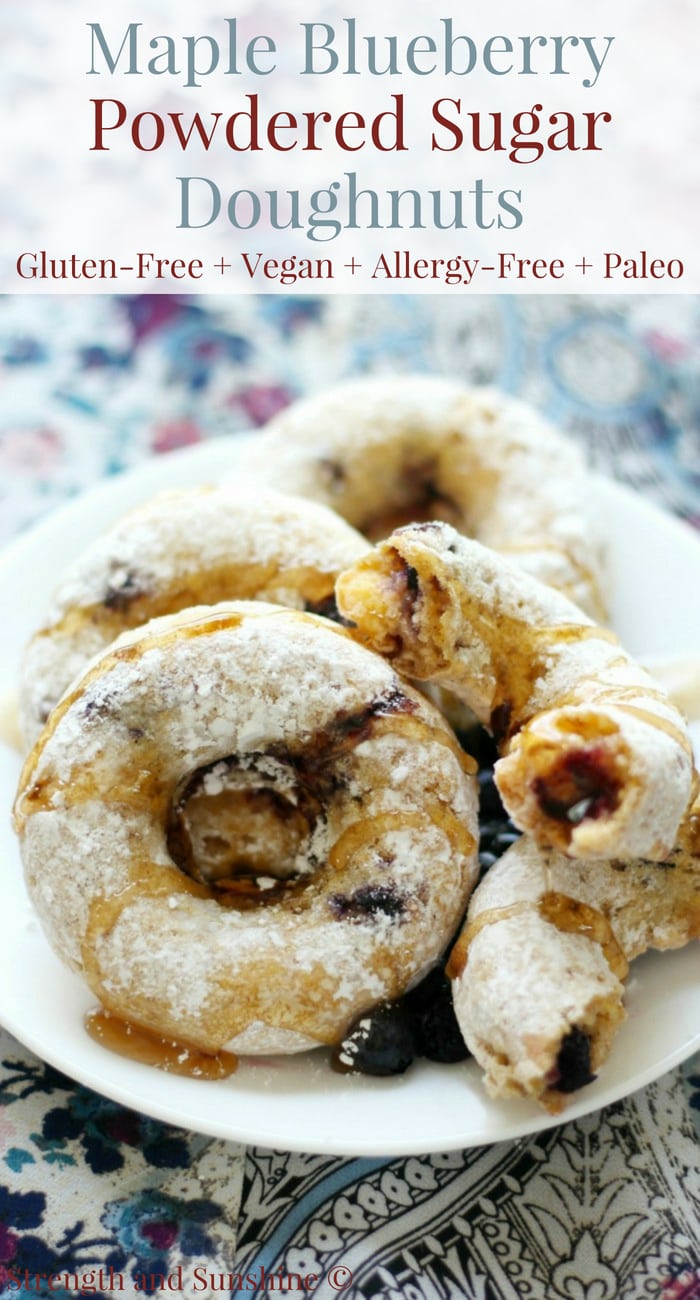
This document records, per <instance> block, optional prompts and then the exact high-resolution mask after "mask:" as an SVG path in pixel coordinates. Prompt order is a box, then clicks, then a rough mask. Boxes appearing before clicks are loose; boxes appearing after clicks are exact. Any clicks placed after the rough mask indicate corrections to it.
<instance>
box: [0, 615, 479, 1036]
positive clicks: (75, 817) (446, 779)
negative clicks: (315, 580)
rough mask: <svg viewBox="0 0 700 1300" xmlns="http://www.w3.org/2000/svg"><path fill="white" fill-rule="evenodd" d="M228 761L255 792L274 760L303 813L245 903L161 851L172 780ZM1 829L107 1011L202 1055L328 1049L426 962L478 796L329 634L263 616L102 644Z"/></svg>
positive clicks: (216, 618)
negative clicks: (7, 830)
mask: <svg viewBox="0 0 700 1300" xmlns="http://www.w3.org/2000/svg"><path fill="white" fill-rule="evenodd" d="M231 756H234V758H235V761H236V762H239V761H241V763H242V767H243V769H244V771H245V773H246V774H249V773H250V771H252V770H258V771H259V773H260V781H261V786H264V787H265V788H266V789H267V788H269V787H270V786H273V787H274V785H275V784H277V783H276V778H275V773H276V770H277V768H276V765H278V764H279V763H282V764H285V763H286V764H287V765H288V772H289V773H291V776H289V777H288V778H287V779H285V780H282V781H280V782H279V798H280V799H281V800H283V801H285V802H286V804H287V805H289V806H294V803H295V800H296V801H297V803H298V806H299V808H303V807H304V806H305V804H304V800H306V801H307V803H310V804H311V805H312V806H313V808H314V813H313V817H314V819H315V825H314V828H313V834H311V833H310V834H309V837H308V843H309V844H312V845H313V857H314V861H309V863H308V864H307V865H308V870H307V872H306V874H305V875H304V876H303V878H302V879H301V880H300V881H299V882H297V883H296V884H295V885H294V886H293V887H292V888H290V889H289V891H286V892H285V891H283V892H282V893H281V894H280V895H279V896H277V895H276V896H274V897H271V898H270V897H269V896H268V897H267V898H265V900H264V901H259V902H258V903H256V905H255V906H253V907H244V908H239V907H237V906H231V905H229V906H226V905H223V904H222V903H221V902H220V901H219V898H218V897H217V896H215V894H214V893H213V891H212V890H211V889H209V888H206V887H205V886H203V885H201V884H197V883H196V882H194V881H193V880H191V879H190V878H189V877H188V876H186V875H185V874H184V873H183V871H182V870H180V869H179V867H178V866H176V865H175V862H174V861H173V858H172V856H171V853H170V841H169V839H168V838H167V829H166V827H167V823H168V818H169V816H170V814H171V812H172V807H173V801H174V800H175V799H176V797H177V791H178V790H180V789H181V788H182V783H183V780H187V778H188V777H190V776H191V774H192V773H194V772H197V771H200V770H202V769H204V770H205V771H206V772H214V773H216V771H217V764H219V763H221V762H223V761H224V760H227V761H229V760H231ZM392 769H393V771H392ZM234 770H235V768H234ZM246 779H247V778H246ZM213 788H214V789H215V790H218V788H219V783H218V778H217V776H216V775H215V776H214V778H213ZM246 788H247V787H246ZM16 824H17V829H18V832H19V835H20V839H21V850H22V857H23V862H24V867H25V873H26V878H27V883H28V887H29V891H30V894H31V896H32V898H33V901H34V903H35V906H36V908H37V911H38V912H39V915H40V918H41V920H42V922H43V923H44V925H45V926H46V929H47V933H48V934H49V937H50V939H51V942H52V944H53V945H54V947H55V948H56V950H57V951H58V953H59V955H60V956H61V957H62V958H63V959H64V960H65V961H67V962H68V963H69V964H70V965H71V966H73V967H74V968H76V969H79V970H82V972H83V974H84V975H85V978H86V979H87V981H88V983H89V985H90V987H91V988H92V990H93V992H94V993H95V994H96V996H97V997H99V998H100V1000H101V1002H102V1003H103V1005H104V1006H105V1007H106V1008H107V1009H108V1010H109V1011H111V1012H112V1013H114V1014H117V1015H120V1016H122V1017H124V1018H125V1019H127V1020H131V1021H134V1022H135V1023H137V1024H140V1025H142V1026H144V1027H146V1028H150V1029H153V1030H156V1031H157V1032H159V1033H161V1034H163V1035H165V1036H166V1037H172V1038H176V1039H181V1040H184V1041H186V1042H188V1043H190V1044H193V1045H195V1046H198V1047H201V1048H202V1049H203V1050H205V1051H217V1050H219V1049H220V1048H222V1047H224V1046H226V1045H227V1044H230V1043H231V1042H232V1041H234V1040H239V1039H240V1042H241V1043H244V1044H246V1045H247V1046H246V1050H249V1051H253V1050H255V1051H259V1052H270V1051H280V1050H301V1048H302V1047H306V1046H308V1045H309V1042H314V1043H324V1042H325V1043H330V1042H335V1041H337V1039H338V1038H340V1037H341V1036H342V1034H343V1032H344V1031H345V1029H346V1028H347V1026H348V1024H349V1023H350V1022H351V1020H352V1019H354V1018H355V1016H356V1015H357V1014H359V1013H360V1012H361V1011H363V1010H365V1009H366V1008H368V1007H370V1006H373V1005H374V1004H375V1003H376V1002H377V1001H380V1000H382V999H383V998H388V997H393V996H396V995H397V994H398V992H399V991H400V990H401V989H402V988H403V987H404V986H405V985H406V984H407V983H408V982H409V981H410V980H412V979H414V978H418V977H419V976H420V974H422V972H423V971H424V969H426V968H427V967H428V966H430V965H431V964H432V963H433V962H434V961H435V960H436V958H437V957H438V956H439V954H440V952H441V950H442V948H443V947H444V945H445V943H446V942H447V939H448V938H449V936H450V934H451V933H452V932H453V930H454V927H455V926H456V924H457V923H458V921H459V918H460V915H461V913H462V910H463V907H464V905H465V902H466V898H467V897H468V894H469V891H470V889H471V887H472V885H473V883H474V877H475V871H476V856H475V852H474V847H475V840H476V833H477V823H476V793H475V782H474V779H473V777H470V776H468V775H467V773H466V772H465V770H464V767H463V763H462V761H461V759H460V754H459V752H458V749H457V746H456V744H455V742H454V739H453V738H452V736H451V733H450V731H449V729H448V728H447V726H446V725H445V724H444V722H443V720H442V719H441V717H440V715H439V714H438V713H437V711H436V710H434V709H433V707H432V706H431V705H429V704H428V703H427V702H426V701H425V700H424V699H423V698H422V697H421V696H420V695H419V694H418V693H417V692H415V691H413V690H412V689H411V688H410V687H409V686H407V685H406V684H405V683H404V682H403V681H402V680H401V679H400V678H399V677H398V676H397V675H396V673H395V672H394V670H393V669H392V668H391V667H390V666H389V665H388V664H386V662H384V661H383V660H381V659H380V658H379V657H377V656H375V655H373V654H372V653H371V652H369V651H367V650H365V649H363V648H362V647H360V646H358V645H356V644H355V643H354V642H353V641H352V640H351V639H350V638H349V637H348V636H347V634H346V633H345V632H343V631H342V630H341V629H339V628H337V627H335V626H334V625H333V624H330V623H328V622H326V621H325V620H323V619H320V618H317V617H314V616H312V615H308V614H303V613H297V612H292V611H288V610H283V609H281V608H279V607H277V606H273V605H269V604H266V603H263V602H259V603H249V602H233V603H228V604H221V605H217V606H215V607H212V608H201V609H197V610H188V611H185V612H183V613H180V614H178V615H173V616H170V617H166V618H163V619H158V620H154V621H153V622H152V623H150V624H149V625H148V626H147V627H146V628H143V629H139V630H137V631H133V632H130V633H127V634H125V635H124V636H123V637H122V638H120V639H119V641H117V642H116V643H115V645H114V646H113V647H112V648H111V649H110V650H109V651H107V652H106V653H105V654H104V655H103V656H102V657H101V658H99V659H98V660H96V661H95V662H94V663H93V664H92V666H91V667H90V668H89V669H88V670H87V672H86V674H85V676H84V678H83V679H82V680H81V681H80V682H79V683H78V684H76V686H75V687H74V688H73V689H72V690H71V692H70V693H69V694H68V695H67V696H66V697H65V698H64V700H63V701H62V702H61V704H60V705H59V706H58V707H57V708H56V709H55V711H54V713H53V715H52V718H51V720H50V722H49V724H48V726H47V727H46V729H45V731H44V733H43V734H42V737H41V738H40V740H39V742H38V743H37V745H36V747H35V749H34V751H33V753H32V754H31V755H30V757H29V759H28V760H27V763H26V764H25V771H24V774H23V778H22V782H21V786H20V791H19V795H18V801H17V806H16ZM321 849H322V850H323V855H324V856H323V860H322V861H320V862H319V861H316V859H317V857H318V856H319V854H320V852H321ZM427 864H429V868H428V865H427ZM270 865H271V871H270V876H271V877H274V876H275V875H276V872H275V869H274V868H275V864H274V863H272V864H270ZM265 893H266V891H265V890H263V891H262V894H265ZM260 1025H267V1026H268V1027H269V1029H270V1034H269V1036H267V1037H266V1036H265V1035H264V1034H263V1033H262V1032H261V1030H260V1028H259V1026H260ZM241 1035H242V1036H243V1037H240V1036H241Z"/></svg>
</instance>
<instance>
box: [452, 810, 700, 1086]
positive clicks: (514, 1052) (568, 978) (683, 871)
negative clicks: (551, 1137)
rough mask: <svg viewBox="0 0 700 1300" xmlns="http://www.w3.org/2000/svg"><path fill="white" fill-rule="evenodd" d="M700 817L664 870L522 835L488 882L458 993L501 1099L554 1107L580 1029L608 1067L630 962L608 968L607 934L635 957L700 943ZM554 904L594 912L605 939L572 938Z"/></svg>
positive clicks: (464, 1023) (479, 898) (473, 916)
mask: <svg viewBox="0 0 700 1300" xmlns="http://www.w3.org/2000/svg"><path fill="white" fill-rule="evenodd" d="M699 813H700V810H698V812H696V813H695V814H692V813H691V814H690V815H689V816H688V817H687V818H686V819H685V821H684V823H683V825H682V827H681V832H680V835H679V839H678V843H677V845H676V847H675V848H674V850H673V852H672V854H671V855H670V857H669V858H668V859H667V861H665V862H663V863H654V862H650V861H648V860H646V859H633V860H631V861H627V862H623V861H619V860H611V861H608V862H597V863H596V864H595V870H586V864H585V863H581V862H575V861H572V860H571V859H570V858H567V857H565V856H564V855H563V854H559V853H554V852H552V851H547V850H544V849H541V848H540V847H539V846H538V845H537V844H536V843H535V842H534V841H533V840H532V839H530V838H529V837H528V836H523V837H522V838H521V839H520V840H519V841H518V842H517V843H516V844H515V845H513V847H512V848H511V849H509V850H508V851H507V852H506V853H505V854H504V855H503V857H502V858H500V859H499V861H498V862H497V863H496V864H495V865H494V866H493V867H492V868H491V869H490V871H489V872H488V873H487V875H486V876H485V877H484V879H483V881H482V882H481V884H480V885H479V887H478V889H477V890H476V891H475V893H474V895H473V897H472V900H471V903H470V907H469V912H468V919H467V923H466V926H465V930H464V932H463V937H462V938H461V939H460V940H459V941H458V945H457V947H458V948H459V946H460V944H464V947H465V952H464V954H463V961H464V965H463V969H462V970H461V971H460V972H459V974H458V975H457V976H456V978H455V979H454V980H453V986H452V988H453V1000H454V1006H455V1011H456V1014H457V1018H458V1021H459V1024H460V1028H461V1030H462V1033H463V1034H464V1037H465V1040H466V1041H467V1043H468V1044H469V1046H470V1048H471V1050H472V1052H473V1053H474V1056H475V1057H476V1059H477V1061H478V1062H479V1064H480V1065H481V1066H482V1068H483V1069H484V1070H485V1073H486V1083H487V1086H488V1088H489V1091H490V1092H491V1093H492V1094H493V1095H494V1096H510V1095H515V1094H523V1093H524V1094H526V1095H529V1096H534V1097H536V1098H537V1099H538V1100H540V1101H542V1102H543V1103H544V1104H545V1105H546V1106H548V1107H549V1108H557V1106H558V1105H559V1104H560V1102H561V1100H562V1099H561V1097H560V1096H559V1095H558V1094H557V1090H556V1083H557V1058H558V1054H559V1051H560V1048H561V1045H562V1042H563V1040H564V1038H565V1037H566V1035H567V1034H568V1033H570V1032H571V1031H572V1030H581V1031H585V1032H586V1033H587V1035H588V1036H589V1039H590V1041H591V1049H592V1059H593V1063H594V1068H595V1069H599V1068H600V1066H601V1065H602V1064H603V1061H604V1060H605V1058H606V1056H607V1054H608V1052H609V1050H610V1047H611V1045H612V1041H613V1038H614V1034H615V1031H616V1029H617V1027H618V1025H619V1024H620V1022H621V1021H622V1019H623V1018H624V1014H625V1013H624V1006H623V997H624V967H622V968H621V967H620V965H619V963H615V962H613V965H615V966H616V969H612V967H611V963H610V953H609V951H608V952H607V953H606V948H605V945H604V944H601V942H600V937H601V936H602V937H603V938H605V934H606V928H609V934H610V935H611V936H613V937H614V940H615V941H616V943H617V945H618V946H619V950H620V953H621V955H622V956H623V957H624V958H625V959H627V960H628V961H631V960H632V959H633V958H634V957H637V956H639V955H640V954H641V953H643V952H645V951H646V950H647V949H648V948H657V949H666V948H678V947H681V946H683V945H684V944H686V943H688V942H690V941H692V940H693V939H697V938H698V937H700V835H699V833H698V827H699V823H698V815H699ZM552 897H554V898H558V899H560V900H569V901H573V904H574V905H575V906H576V905H581V904H582V905H583V906H584V908H587V909H592V913H593V921H595V916H596V915H597V916H598V917H599V918H600V924H599V929H598V936H597V937H596V933H595V925H594V924H589V932H588V934H585V933H572V932H566V931H565V930H563V929H561V928H558V927H557V924H556V921H555V920H552V919H551V917H550V919H548V917H547V916H546V915H542V914H541V912H540V906H541V903H542V900H543V899H547V898H552ZM566 905H567V904H566V902H565V903H564V907H566ZM584 921H588V922H590V917H589V915H588V914H587V913H586V914H585V915H584Z"/></svg>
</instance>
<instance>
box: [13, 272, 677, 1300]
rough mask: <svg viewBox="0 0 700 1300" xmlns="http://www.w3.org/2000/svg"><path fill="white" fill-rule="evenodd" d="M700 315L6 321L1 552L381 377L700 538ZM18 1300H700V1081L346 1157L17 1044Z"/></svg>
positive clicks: (306, 310) (480, 301)
mask: <svg viewBox="0 0 700 1300" xmlns="http://www.w3.org/2000/svg"><path fill="white" fill-rule="evenodd" d="M699 308H700V304H699V303H698V300H697V299H695V298H691V297H687V298H685V297H679V298H673V299H665V298H660V297H655V298H645V297H629V298H624V299H613V298H605V299H595V298H585V299H580V298H564V297H562V298H558V297H557V298H550V297H533V298H519V299H514V300H509V299H504V298H481V297H473V298H467V299H465V300H463V301H457V300H454V299H453V298H451V297H441V298H427V297H426V298H410V297H406V298H401V297H391V298H389V297H387V298H383V297H381V296H378V297H372V298H362V297H347V298H343V297H328V298H323V299H319V298H312V297H303V298H295V297H294V296H285V297H279V298H275V297H264V298H260V299H255V298H244V299H238V300H230V301H229V300H224V299H221V300H213V301H211V300H209V301H206V302H204V301H197V300H196V299H192V298H188V299H177V298H172V297H168V296H162V297H143V298H124V299H120V298H105V297H88V296H86V297H81V298H79V299H77V298H76V299H70V298H43V299H42V298H32V297H28V298H4V299H0V507H1V509H0V534H1V536H2V538H3V539H8V538H10V537H11V536H13V535H14V534H16V533H17V532H18V531H19V530H21V529H22V528H26V527H28V526H29V525H31V524H32V522H34V521H35V520H36V519H38V518H39V517H40V516H41V515H42V514H44V513H45V512H47V511H48V510H50V509H52V508H53V507H55V506H56V505H58V504H59V503H60V502H61V501H63V500H65V499H66V497H68V496H71V495H73V494H75V493H77V492H79V491H82V490H83V489H84V488H86V487H88V486H90V484H91V483H94V482H95V481H97V480H98V479H100V478H103V477H104V476H106V475H110V474H114V473H117V472H118V471H120V470H122V469H124V468H127V467H129V466H132V465H135V464H137V463H139V462H141V461H143V460H145V459H146V458H149V457H153V456H158V455H164V454H167V453H168V452H169V451H170V450H172V449H173V448H176V447H180V446H186V445H189V444H193V443H197V442H200V441H202V440H203V439H205V438H215V437H218V436H220V435H222V434H225V433H231V432H235V431H236V430H238V429H241V430H242V429H245V428H250V427H251V426H257V425H261V424H263V423H264V422H265V421H266V420H267V419H268V418H269V417H270V416H271V415H272V414H273V413H274V412H275V411H276V410H278V409H280V408H281V407H282V406H284V405H285V404H286V403H287V402H289V401H290V400H291V399H292V398H293V397H294V396H296V395H297V394H299V393H302V392H305V391H308V390H310V389H313V388H320V387H323V386H326V385H327V384H329V383H332V382H334V381H335V380H337V379H339V378H341V377H344V376H347V375H350V374H356V373H362V372H370V371H382V370H391V371H397V370H398V371H402V370H425V371H437V372H442V373H446V374H454V375H460V376H462V377H463V378H464V379H465V380H467V381H469V382H493V383H497V384H499V385H500V386H502V387H504V388H505V389H507V390H509V391H512V392H518V393H520V394H522V395H523V396H525V397H527V398H528V399H530V400H532V401H534V402H535V403H537V405H538V406H540V407H541V408H542V409H543V410H545V411H547V412H548V413H549V414H550V415H551V416H553V417H554V418H555V419H556V420H557V421H558V422H559V423H560V424H562V425H564V426H565V427H567V428H568V429H569V430H570V431H571V432H572V433H574V434H575V436H577V437H579V438H580V439H581V440H582V441H583V443H584V445H585V446H586V448H587V449H588V452H589V455H590V459H591V462H592V463H593V464H595V465H596V466H598V467H600V468H602V469H604V470H606V471H607V472H609V473H613V474H615V475H616V476H617V477H619V478H621V479H623V480H625V481H626V482H628V483H631V484H633V485H634V486H636V487H637V488H639V489H640V490H641V491H643V492H644V493H645V494H648V495H649V496H651V497H653V498H655V499H656V500H657V501H659V502H660V503H662V504H664V505H665V506H666V507H667V508H668V509H672V510H674V511H675V512H676V513H678V514H679V515H681V516H683V517H685V518H687V519H689V520H691V521H693V522H695V523H696V524H699V525H700V389H699V387H698V376H700V309H699ZM0 1100H1V1101H2V1107H3V1109H2V1113H1V1114H0V1148H1V1152H2V1154H1V1157H0V1158H1V1159H2V1164H3V1172H4V1178H3V1179H2V1180H0V1181H1V1182H2V1184H3V1187H2V1189H0V1296H5V1295H11V1294H17V1293H20V1294H21V1293H22V1292H23V1291H24V1292H26V1293H30V1294H39V1295H49V1294H53V1295H58V1296H64V1297H67V1296H75V1294H76V1293H78V1294H80V1293H82V1294H94V1295H98V1296H104V1297H108V1296H112V1295H115V1294H124V1295H129V1296H131V1295H134V1296H135V1295H139V1294H156V1295H158V1294H172V1293H177V1292H180V1293H181V1294H184V1295H187V1296H196V1295H202V1296H204V1297H205V1300H206V1297H212V1296H214V1295H221V1294H226V1295H228V1294H236V1293H237V1292H239V1291H246V1290H247V1291H248V1292H249V1293H253V1292H256V1291H257V1293H258V1294H270V1293H273V1292H274V1291H275V1290H277V1291H280V1290H283V1289H284V1286H283V1284H284V1280H285V1279H290V1278H293V1277H299V1278H302V1279H304V1278H305V1279H308V1286H307V1288H306V1289H307V1290H308V1291H309V1292H311V1291H313V1293H314V1294H315V1295H317V1296H321V1297H330V1296H334V1295H337V1294H339V1293H342V1294H345V1295H347V1296H350V1297H357V1298H358V1300H360V1298H362V1300H365V1298H369V1297H378V1296H381V1297H384V1298H386V1300H414V1298H418V1297H421V1298H425V1300H437V1298H438V1297H439V1298H440V1300H448V1298H449V1300H454V1298H455V1297H468V1298H469V1300H520V1297H532V1298H533V1300H618V1298H619V1300H641V1297H645V1298H646V1297H660V1298H661V1300H698V1298H699V1297H700V1158H699V1157H700V1057H696V1058H695V1059H694V1060H691V1061H689V1062H687V1063H686V1065H685V1066H684V1067H683V1068H681V1069H678V1070H676V1071H674V1072H673V1073H672V1074H670V1075H668V1076H666V1077H665V1078H663V1079H662V1080H660V1081H659V1082H657V1083H656V1084H653V1085H652V1086H651V1087H649V1088H647V1089H645V1090H644V1091H642V1092H640V1093H637V1094H636V1095H635V1096H633V1097H630V1098H628V1099H627V1100H625V1101H623V1102H620V1103H618V1104H617V1105H615V1106H612V1107H609V1108H607V1109H606V1110H604V1111H602V1112H600V1113H598V1114H595V1115H592V1116H589V1117H588V1118H585V1119H582V1120H578V1121H576V1122H570V1123H565V1124H563V1125H562V1126H560V1127H558V1128H554V1129H551V1130H548V1131H547V1132H546V1133H544V1134H539V1135H537V1136H536V1137H533V1138H530V1139H526V1140H524V1141H520V1142H514V1143H507V1144H502V1145H497V1146H493V1147H489V1148H479V1149H474V1150H470V1151H465V1152H453V1153H448V1154H444V1155H431V1156H423V1157H410V1158H401V1159H392V1160H386V1159H381V1160H380V1159H376V1160H370V1159H362V1160H346V1159H340V1158H336V1157H323V1156H304V1155H295V1154H289V1153H284V1152H279V1151H274V1152H273V1151H266V1150H263V1149H260V1148H249V1149H248V1150H247V1151H245V1152H243V1151H242V1150H241V1149H240V1148H239V1147H237V1146H236V1145H235V1144H232V1143H226V1142H220V1141H214V1140H211V1139H209V1138H204V1137H201V1136H199V1135H197V1134H194V1133H185V1132H181V1131H178V1130H174V1129H172V1128H169V1127H168V1126H166V1125H163V1124H161V1123H158V1122H156V1121H154V1120H151V1119H148V1118H146V1117H145V1116H142V1115H138V1114H136V1113H134V1112H132V1111H128V1110H126V1109H124V1108H123V1107H121V1106H118V1105H116V1104H115V1103H113V1102H110V1101H107V1100H105V1099H103V1098H100V1097H98V1096H97V1095H95V1094H94V1093H91V1092H90V1091H89V1090H87V1089H85V1088H82V1087H78V1086H76V1085H75V1084H73V1083H72V1082H70V1081H69V1080H68V1079H66V1078H64V1077H63V1076H61V1075H59V1074H58V1073H57V1072H56V1071H55V1070H53V1069H52V1068H50V1067H48V1066H45V1065H43V1064H42V1063H40V1062H39V1061H37V1060H36V1058H35V1057H33V1056H32V1055H31V1053H29V1052H28V1051H26V1050H25V1049H24V1048H23V1047H20V1046H19V1045H18V1044H17V1043H15V1042H14V1041H13V1040H12V1039H10V1038H9V1036H8V1035H7V1034H2V1036H1V1037H0Z"/></svg>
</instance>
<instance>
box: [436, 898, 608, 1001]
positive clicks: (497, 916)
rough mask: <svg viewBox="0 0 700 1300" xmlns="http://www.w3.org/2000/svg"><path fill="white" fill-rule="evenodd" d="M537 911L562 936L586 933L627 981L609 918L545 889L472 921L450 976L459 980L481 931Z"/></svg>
mask: <svg viewBox="0 0 700 1300" xmlns="http://www.w3.org/2000/svg"><path fill="white" fill-rule="evenodd" d="M532 911H536V912H539V915H540V916H541V917H542V919H543V920H545V921H548V922H549V924H550V925H553V926H554V927H555V928H556V929H557V930H559V932H560V933H561V934H582V935H585V937H586V938H587V939H590V940H591V941H592V942H593V943H597V944H598V945H599V947H600V948H602V950H603V954H604V956H605V960H606V961H607V963H608V965H609V967H610V969H611V971H612V973H613V975H616V976H617V978H618V979H619V980H624V979H625V977H626V975H627V971H628V962H627V958H626V957H625V954H624V952H623V950H622V948H621V947H620V944H619V943H618V940H617V939H616V938H615V934H614V931H613V928H612V926H611V924H610V922H609V920H608V918H607V916H604V915H603V913H602V912H599V911H598V909H597V908H595V907H591V906H590V905H589V904H588V903H582V902H581V901H580V900H579V899H577V898H571V897H570V896H569V895H568V894H561V893H559V892H558V891H557V890H549V889H548V890H545V892H544V893H543V894H541V895H540V897H539V898H538V899H529V898H524V899H520V900H519V901H518V902H515V903H510V904H509V905H508V906H506V907H489V908H487V909H486V910H485V911H483V912H480V913H479V915H478V916H476V917H474V920H473V921H470V922H469V923H468V924H467V925H466V926H465V928H464V930H463V931H462V933H461V934H460V936H459V938H458V940H457V942H456V944H455V946H454V948H453V949H452V952H451V953H450V956H449V960H448V962H447V967H446V970H447V976H448V978H449V979H457V978H458V977H459V976H460V975H461V974H462V973H463V971H464V969H465V967H466V965H467V958H468V950H469V946H470V944H471V943H472V942H473V940H474V939H476V937H477V935H479V934H481V931H482V930H484V929H486V928H487V927H488V926H490V925H496V924H497V923H498V922H499V921H508V920H510V919H511V918H512V917H514V916H522V915H523V914H524V913H526V912H532Z"/></svg>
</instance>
